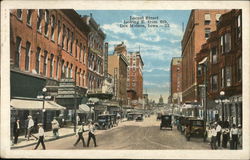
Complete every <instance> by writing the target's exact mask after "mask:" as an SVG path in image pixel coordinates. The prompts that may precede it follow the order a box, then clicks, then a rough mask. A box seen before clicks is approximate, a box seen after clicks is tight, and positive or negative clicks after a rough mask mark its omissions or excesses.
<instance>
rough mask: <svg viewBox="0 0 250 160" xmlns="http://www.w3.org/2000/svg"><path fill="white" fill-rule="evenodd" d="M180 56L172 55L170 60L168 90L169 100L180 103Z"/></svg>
mask: <svg viewBox="0 0 250 160" xmlns="http://www.w3.org/2000/svg"><path fill="white" fill-rule="evenodd" d="M181 60H182V59H181V57H174V58H172V61H171V66H170V84H171V88H170V89H171V90H170V92H171V93H170V96H171V102H170V103H174V104H180V103H181V102H182V97H181V91H182V89H181V83H182V77H181V76H182V73H181V71H182V68H181V67H182V65H181Z"/></svg>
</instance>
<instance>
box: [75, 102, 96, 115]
mask: <svg viewBox="0 0 250 160" xmlns="http://www.w3.org/2000/svg"><path fill="white" fill-rule="evenodd" d="M76 112H77V113H89V112H90V108H89V106H88V105H86V104H81V105H79V109H78V110H77V111H76ZM91 113H94V111H93V108H91Z"/></svg>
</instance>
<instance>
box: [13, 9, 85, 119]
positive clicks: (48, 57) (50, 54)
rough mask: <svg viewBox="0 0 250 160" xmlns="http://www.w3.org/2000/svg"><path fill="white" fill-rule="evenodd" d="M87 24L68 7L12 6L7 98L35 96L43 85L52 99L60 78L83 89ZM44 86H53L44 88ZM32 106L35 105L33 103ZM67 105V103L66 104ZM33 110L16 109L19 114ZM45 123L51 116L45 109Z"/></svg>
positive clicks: (81, 90)
mask: <svg viewBox="0 0 250 160" xmlns="http://www.w3.org/2000/svg"><path fill="white" fill-rule="evenodd" d="M88 32H89V30H88V26H87V25H85V24H84V23H83V22H82V20H81V17H80V16H79V15H78V14H77V13H76V12H75V11H74V10H71V9H65V10H54V9H52V10H47V9H46V10H44V9H13V10H11V11H10V64H11V67H10V68H11V69H10V70H11V72H10V74H11V98H14V97H26V98H34V99H36V98H37V97H38V96H39V95H41V94H42V89H43V88H44V87H46V88H47V93H46V94H50V95H51V96H52V99H53V100H56V98H57V87H58V86H59V83H60V81H61V80H63V79H73V81H72V82H73V83H74V86H76V87H78V88H79V93H80V94H81V95H84V94H85V93H86V90H87V81H86V75H87V71H88V70H87V61H86V57H87V55H88V36H87V35H88ZM48 86H55V87H54V88H53V87H48ZM34 107H35V106H34ZM66 107H67V106H66ZM37 113H39V112H37V111H35V110H33V111H31V110H25V112H22V113H21V112H20V114H22V117H23V118H25V117H27V115H29V114H31V115H34V116H35V117H36V118H38V117H39V115H37ZM45 116H46V117H47V123H50V121H51V118H53V116H58V115H57V114H56V115H55V114H54V113H51V112H45Z"/></svg>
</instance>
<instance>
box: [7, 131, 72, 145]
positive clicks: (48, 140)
mask: <svg viewBox="0 0 250 160" xmlns="http://www.w3.org/2000/svg"><path fill="white" fill-rule="evenodd" d="M73 135H75V133H70V134H66V135H63V136H60V137H59V138H49V139H46V140H44V142H50V141H53V140H58V139H61V138H65V137H69V136H73ZM35 144H37V141H36V142H33V143H30V144H26V145H22V146H12V147H10V149H18V148H24V147H29V146H32V145H35Z"/></svg>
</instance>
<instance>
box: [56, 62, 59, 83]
mask: <svg viewBox="0 0 250 160" xmlns="http://www.w3.org/2000/svg"><path fill="white" fill-rule="evenodd" d="M58 68H59V57H57V58H56V78H57V79H58Z"/></svg>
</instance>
